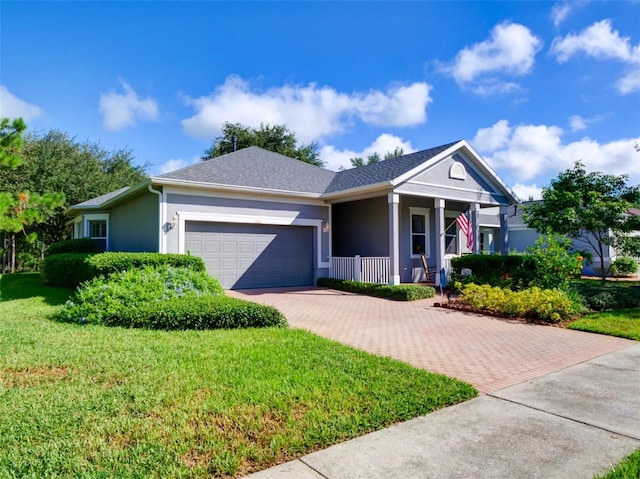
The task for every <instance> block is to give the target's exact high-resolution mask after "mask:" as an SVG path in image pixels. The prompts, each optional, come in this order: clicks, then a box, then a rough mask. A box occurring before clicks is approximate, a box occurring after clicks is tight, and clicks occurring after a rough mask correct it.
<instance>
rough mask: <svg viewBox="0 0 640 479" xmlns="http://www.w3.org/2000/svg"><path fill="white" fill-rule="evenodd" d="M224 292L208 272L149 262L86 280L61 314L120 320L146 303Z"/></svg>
mask: <svg viewBox="0 0 640 479" xmlns="http://www.w3.org/2000/svg"><path fill="white" fill-rule="evenodd" d="M222 294H224V291H223V289H222V287H221V286H220V283H218V281H217V280H215V279H214V278H212V277H211V276H209V275H208V274H207V273H206V272H202V271H194V270H191V269H188V268H174V267H172V266H157V267H155V266H145V267H144V268H133V269H130V270H128V271H122V272H119V273H113V274H112V275H110V276H109V277H104V276H98V277H96V278H93V279H92V280H90V281H87V282H85V283H83V284H82V285H80V287H79V288H78V291H76V293H75V295H74V297H73V298H72V299H70V300H69V301H67V302H66V304H65V305H64V308H63V309H62V310H61V311H60V313H59V314H58V315H57V318H58V319H60V320H63V321H69V322H79V323H92V324H103V323H114V322H116V323H117V321H119V320H118V318H120V317H126V315H127V314H128V313H127V309H129V308H133V309H135V308H136V307H142V305H143V304H144V303H153V302H161V301H165V300H168V299H173V298H186V299H187V300H188V299H193V298H196V297H198V296H202V295H222Z"/></svg>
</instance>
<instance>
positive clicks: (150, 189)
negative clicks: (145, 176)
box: [147, 182, 164, 253]
mask: <svg viewBox="0 0 640 479" xmlns="http://www.w3.org/2000/svg"><path fill="white" fill-rule="evenodd" d="M147 189H148V190H149V192H151V193H154V194H156V195H158V253H164V251H162V192H161V191H158V190H154V189H153V188H151V182H149V184H148V185H147Z"/></svg>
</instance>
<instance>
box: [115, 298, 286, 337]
mask: <svg viewBox="0 0 640 479" xmlns="http://www.w3.org/2000/svg"><path fill="white" fill-rule="evenodd" d="M103 324H105V325H108V326H125V327H132V328H146V329H166V330H182V329H233V328H260V327H274V326H275V327H286V326H287V320H286V319H285V317H284V316H283V315H282V313H281V312H280V311H278V310H277V309H276V308H274V307H272V306H265V305H261V304H257V303H252V302H250V301H244V300H242V299H236V298H228V297H226V296H209V295H203V296H197V297H187V296H182V297H176V298H171V299H167V300H164V301H157V302H144V303H140V304H138V305H136V306H135V307H132V308H127V309H124V310H121V311H120V312H119V313H118V314H117V315H110V316H107V317H105V319H104V322H103Z"/></svg>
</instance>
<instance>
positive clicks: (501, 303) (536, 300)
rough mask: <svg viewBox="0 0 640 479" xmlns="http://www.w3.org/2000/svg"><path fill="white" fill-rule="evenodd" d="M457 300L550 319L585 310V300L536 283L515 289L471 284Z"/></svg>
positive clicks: (502, 312)
mask: <svg viewBox="0 0 640 479" xmlns="http://www.w3.org/2000/svg"><path fill="white" fill-rule="evenodd" d="M458 301H459V302H460V303H461V304H464V305H466V306H470V307H472V308H473V309H477V310H479V311H487V312H490V313H497V314H500V315H505V316H508V317H522V318H529V319H535V320H540V321H545V322H549V323H557V322H560V321H565V320H568V319H570V318H573V317H575V316H577V315H579V314H581V313H582V312H583V311H584V307H583V306H582V304H580V302H579V301H577V300H576V298H572V297H571V296H570V295H569V294H567V293H566V292H564V291H561V290H557V289H540V288H538V287H535V286H534V287H532V288H530V289H526V290H522V291H512V290H510V289H506V288H499V287H496V286H489V285H477V284H468V285H466V286H463V287H462V290H461V292H460V297H459V299H458Z"/></svg>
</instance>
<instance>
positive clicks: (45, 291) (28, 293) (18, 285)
mask: <svg viewBox="0 0 640 479" xmlns="http://www.w3.org/2000/svg"><path fill="white" fill-rule="evenodd" d="M72 293H73V291H72V290H70V289H66V288H54V287H50V286H45V285H44V284H43V283H42V278H41V277H40V274H39V273H14V274H3V275H2V276H0V301H12V300H15V299H26V298H36V297H38V298H43V299H44V301H45V302H46V303H47V304H50V305H52V306H57V305H60V304H64V302H65V301H66V300H67V299H69V296H71V294H72Z"/></svg>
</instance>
